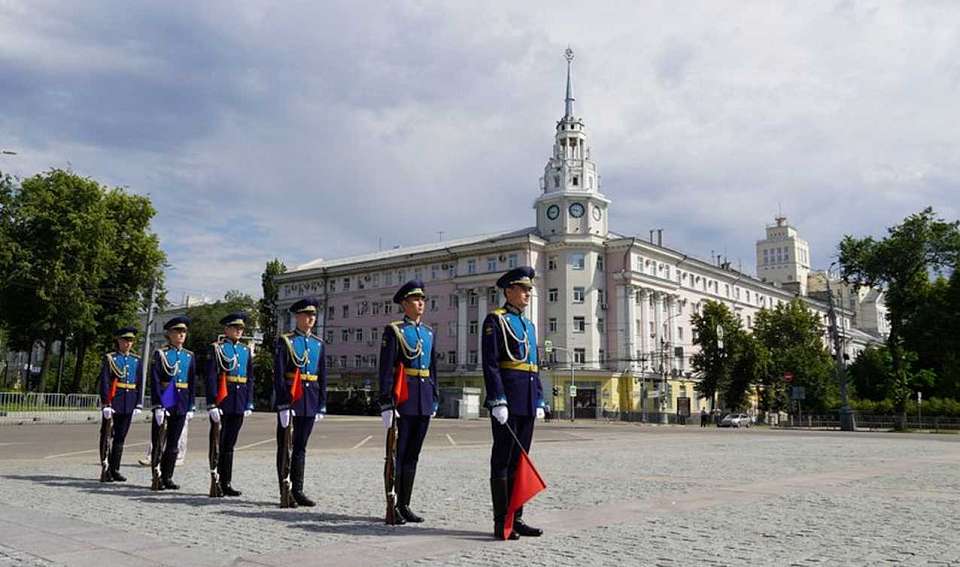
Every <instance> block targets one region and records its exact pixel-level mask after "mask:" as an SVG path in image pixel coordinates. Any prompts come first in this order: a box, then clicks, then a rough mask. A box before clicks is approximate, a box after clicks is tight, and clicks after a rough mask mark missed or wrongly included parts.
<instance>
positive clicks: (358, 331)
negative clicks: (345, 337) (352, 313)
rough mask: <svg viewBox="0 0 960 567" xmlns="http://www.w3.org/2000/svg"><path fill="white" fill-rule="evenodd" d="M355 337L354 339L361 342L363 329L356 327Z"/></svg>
mask: <svg viewBox="0 0 960 567" xmlns="http://www.w3.org/2000/svg"><path fill="white" fill-rule="evenodd" d="M356 337H357V338H356V340H357V342H358V343H362V342H363V329H357V330H356Z"/></svg>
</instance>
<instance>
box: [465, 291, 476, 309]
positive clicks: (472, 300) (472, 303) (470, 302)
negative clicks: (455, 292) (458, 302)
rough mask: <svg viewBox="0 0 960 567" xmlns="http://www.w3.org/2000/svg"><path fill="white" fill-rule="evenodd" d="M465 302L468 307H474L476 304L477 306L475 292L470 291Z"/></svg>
mask: <svg viewBox="0 0 960 567" xmlns="http://www.w3.org/2000/svg"><path fill="white" fill-rule="evenodd" d="M467 304H468V305H469V306H470V307H476V306H477V294H475V293H471V294H470V299H469V300H468V301H467Z"/></svg>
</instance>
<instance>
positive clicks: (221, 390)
mask: <svg viewBox="0 0 960 567" xmlns="http://www.w3.org/2000/svg"><path fill="white" fill-rule="evenodd" d="M225 399H227V373H226V372H221V373H220V382H219V386H218V387H217V397H216V398H215V399H214V402H216V404H217V405H220V402H222V401H223V400H225Z"/></svg>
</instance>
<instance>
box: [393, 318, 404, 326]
mask: <svg viewBox="0 0 960 567" xmlns="http://www.w3.org/2000/svg"><path fill="white" fill-rule="evenodd" d="M404 323H406V321H404V320H403V319H400V320H399V321H390V324H391V325H403V324H404Z"/></svg>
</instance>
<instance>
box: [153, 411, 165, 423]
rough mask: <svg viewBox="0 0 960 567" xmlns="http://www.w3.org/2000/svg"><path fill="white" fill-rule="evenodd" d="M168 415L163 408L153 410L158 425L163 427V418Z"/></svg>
mask: <svg viewBox="0 0 960 567" xmlns="http://www.w3.org/2000/svg"><path fill="white" fill-rule="evenodd" d="M166 414H167V412H166V411H164V409H163V408H157V409H155V410H153V419H155V420H156V421H157V425H163V418H164V416H165V415H166Z"/></svg>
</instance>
